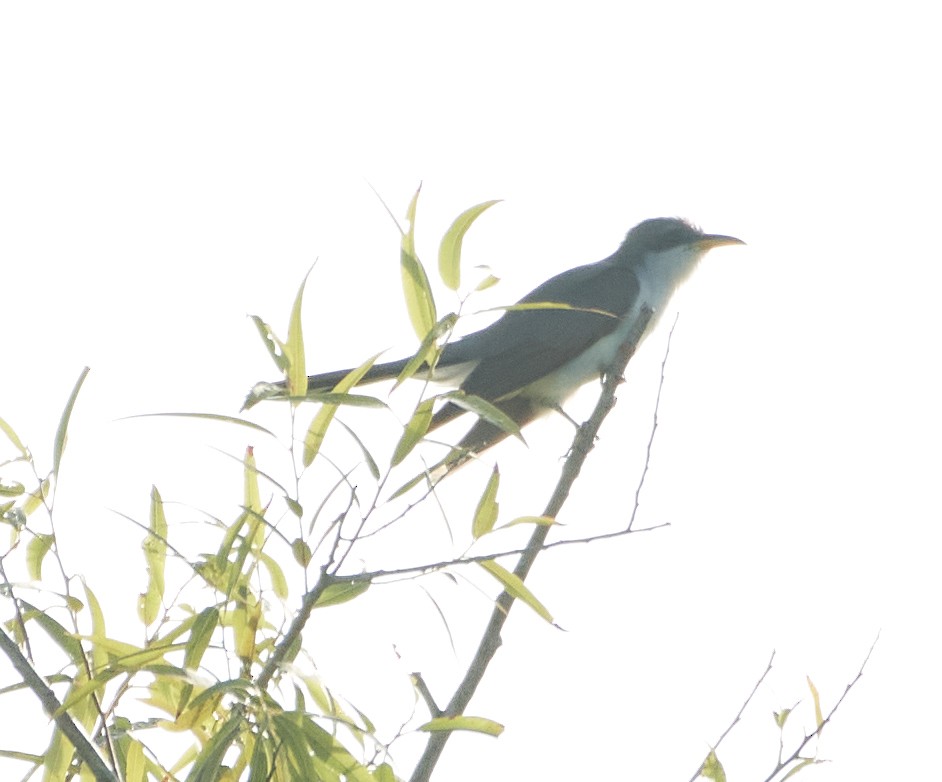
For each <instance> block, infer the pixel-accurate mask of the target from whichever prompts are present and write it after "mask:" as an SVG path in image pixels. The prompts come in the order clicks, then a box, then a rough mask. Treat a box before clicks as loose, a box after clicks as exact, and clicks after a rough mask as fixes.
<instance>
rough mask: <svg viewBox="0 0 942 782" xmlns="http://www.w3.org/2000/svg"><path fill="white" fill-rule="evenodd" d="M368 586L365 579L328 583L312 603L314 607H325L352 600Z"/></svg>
mask: <svg viewBox="0 0 942 782" xmlns="http://www.w3.org/2000/svg"><path fill="white" fill-rule="evenodd" d="M369 588H370V582H369V581H368V580H366V579H364V580H362V581H342V582H339V583H336V584H330V585H329V586H328V587H327V588H326V589H324V591H323V592H321V594H320V597H318V598H317V602H315V603H314V607H315V608H325V607H326V606H335V605H339V604H340V603H346V602H347V601H349V600H353V599H354V598H355V597H359V596H360V595H362V594H363V593H364V592H365V591H366V590H367V589H369Z"/></svg>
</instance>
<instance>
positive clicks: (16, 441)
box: [0, 418, 29, 459]
mask: <svg viewBox="0 0 942 782" xmlns="http://www.w3.org/2000/svg"><path fill="white" fill-rule="evenodd" d="M0 432H3V433H4V434H5V435H6V436H7V439H8V440H9V441H10V442H11V443H13V447H14V448H16V450H18V451H19V452H20V456H22V457H23V458H24V459H29V450H28V449H27V447H26V446H25V445H23V443H22V441H21V440H20V438H19V437H17V435H16V432H14V431H13V427H12V426H10V425H9V424H8V423H7V422H6V421H4V420H3V419H2V418H0Z"/></svg>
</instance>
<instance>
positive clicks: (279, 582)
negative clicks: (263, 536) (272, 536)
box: [258, 551, 288, 600]
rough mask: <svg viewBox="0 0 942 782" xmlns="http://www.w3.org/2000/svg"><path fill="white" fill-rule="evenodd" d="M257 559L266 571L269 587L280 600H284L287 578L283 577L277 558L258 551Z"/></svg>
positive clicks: (286, 595)
mask: <svg viewBox="0 0 942 782" xmlns="http://www.w3.org/2000/svg"><path fill="white" fill-rule="evenodd" d="M258 559H259V562H261V563H262V566H263V567H264V568H265V570H267V571H268V577H269V578H270V579H271V588H272V590H273V591H274V593H275V595H276V596H277V597H278V598H280V599H281V600H285V599H286V598H287V597H288V580H287V579H286V578H285V572H284V571H283V570H282V569H281V565H279V564H278V560H276V559H275V558H274V557H271V556H269V555H268V554H266V553H265V552H264V551H263V552H260V553H259V556H258Z"/></svg>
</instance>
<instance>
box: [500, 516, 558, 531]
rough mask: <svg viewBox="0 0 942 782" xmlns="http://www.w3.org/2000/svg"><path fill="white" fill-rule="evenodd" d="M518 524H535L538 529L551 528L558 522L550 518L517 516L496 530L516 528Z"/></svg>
mask: <svg viewBox="0 0 942 782" xmlns="http://www.w3.org/2000/svg"><path fill="white" fill-rule="evenodd" d="M518 524H536V525H537V526H540V527H551V526H553V525H555V524H559V522H558V521H556V519H554V518H553V517H552V516H517V518H515V519H513V520H512V521H508V522H507V523H506V524H501V525H500V527H498V529H507V528H508V527H516V526H517V525H518ZM560 526H562V525H560Z"/></svg>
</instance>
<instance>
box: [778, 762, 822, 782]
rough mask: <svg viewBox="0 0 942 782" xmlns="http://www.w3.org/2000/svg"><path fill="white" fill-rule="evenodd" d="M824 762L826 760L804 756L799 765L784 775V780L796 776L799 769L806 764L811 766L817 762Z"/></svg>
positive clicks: (783, 781)
mask: <svg viewBox="0 0 942 782" xmlns="http://www.w3.org/2000/svg"><path fill="white" fill-rule="evenodd" d="M823 762H824V761H822V760H815V759H814V758H802V759H801V762H800V763H799V764H798V765H797V766H795V767H794V768H792V770H791V771H789V772H788V773H787V774H786V775H785V776H784V777H782V782H785V780H786V779H789V778H790V777H793V776H795V774H797V773H798V772H799V771H801V770H802V769H803V768H805V767H806V766H811V765H814V764H816V763H823Z"/></svg>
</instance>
